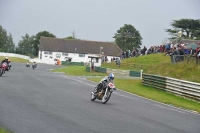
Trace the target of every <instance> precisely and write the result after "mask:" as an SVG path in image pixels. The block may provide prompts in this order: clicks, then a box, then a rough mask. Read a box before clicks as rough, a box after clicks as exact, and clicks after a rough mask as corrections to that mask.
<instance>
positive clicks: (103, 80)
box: [94, 73, 116, 94]
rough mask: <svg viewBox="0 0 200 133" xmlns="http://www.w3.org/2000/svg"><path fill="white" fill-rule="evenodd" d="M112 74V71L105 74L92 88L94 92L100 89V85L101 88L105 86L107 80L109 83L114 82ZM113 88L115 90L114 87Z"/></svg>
mask: <svg viewBox="0 0 200 133" xmlns="http://www.w3.org/2000/svg"><path fill="white" fill-rule="evenodd" d="M114 77H115V76H114V74H113V73H110V74H109V75H108V76H105V77H104V78H103V79H102V80H101V81H100V82H99V84H98V85H97V86H96V87H95V90H94V94H96V93H97V92H98V90H99V89H101V88H102V87H103V88H106V86H107V84H108V83H109V82H111V83H114ZM114 90H116V88H114Z"/></svg>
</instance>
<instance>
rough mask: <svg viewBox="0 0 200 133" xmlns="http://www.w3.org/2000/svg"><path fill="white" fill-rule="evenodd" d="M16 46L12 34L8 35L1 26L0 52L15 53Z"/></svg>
mask: <svg viewBox="0 0 200 133" xmlns="http://www.w3.org/2000/svg"><path fill="white" fill-rule="evenodd" d="M14 49H15V44H14V42H13V38H12V34H11V33H9V34H7V31H6V30H5V29H3V27H2V26H0V51H2V52H14Z"/></svg>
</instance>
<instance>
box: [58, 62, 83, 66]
mask: <svg viewBox="0 0 200 133" xmlns="http://www.w3.org/2000/svg"><path fill="white" fill-rule="evenodd" d="M62 65H64V66H66V65H69V66H84V63H83V62H68V61H62Z"/></svg>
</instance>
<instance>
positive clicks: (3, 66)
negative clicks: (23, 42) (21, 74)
mask: <svg viewBox="0 0 200 133" xmlns="http://www.w3.org/2000/svg"><path fill="white" fill-rule="evenodd" d="M5 71H8V66H7V63H6V62H4V63H2V64H1V65H0V76H2V74H4V73H5Z"/></svg>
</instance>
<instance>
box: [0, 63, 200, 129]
mask: <svg viewBox="0 0 200 133" xmlns="http://www.w3.org/2000/svg"><path fill="white" fill-rule="evenodd" d="M57 67H58V66H53V65H43V64H38V68H36V69H35V70H33V69H31V68H26V67H25V64H21V63H12V68H11V70H10V71H9V72H6V74H4V75H3V76H2V77H0V84H1V86H0V125H1V126H3V127H5V128H8V129H9V130H11V131H14V133H199V131H200V126H199V124H200V115H198V114H195V113H193V112H190V111H186V110H182V109H178V108H174V107H170V106H167V105H163V104H160V103H157V102H154V101H150V100H148V99H144V98H141V97H138V96H135V95H131V94H129V93H126V92H123V91H120V90H117V91H115V92H114V93H113V94H112V96H111V99H110V100H109V101H108V103H106V104H102V103H101V102H100V101H94V102H92V101H90V92H91V91H92V90H93V89H94V86H95V85H96V83H94V82H90V81H87V80H85V79H84V78H80V77H75V76H65V75H63V74H61V73H52V72H50V71H48V70H47V69H53V68H57Z"/></svg>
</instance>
